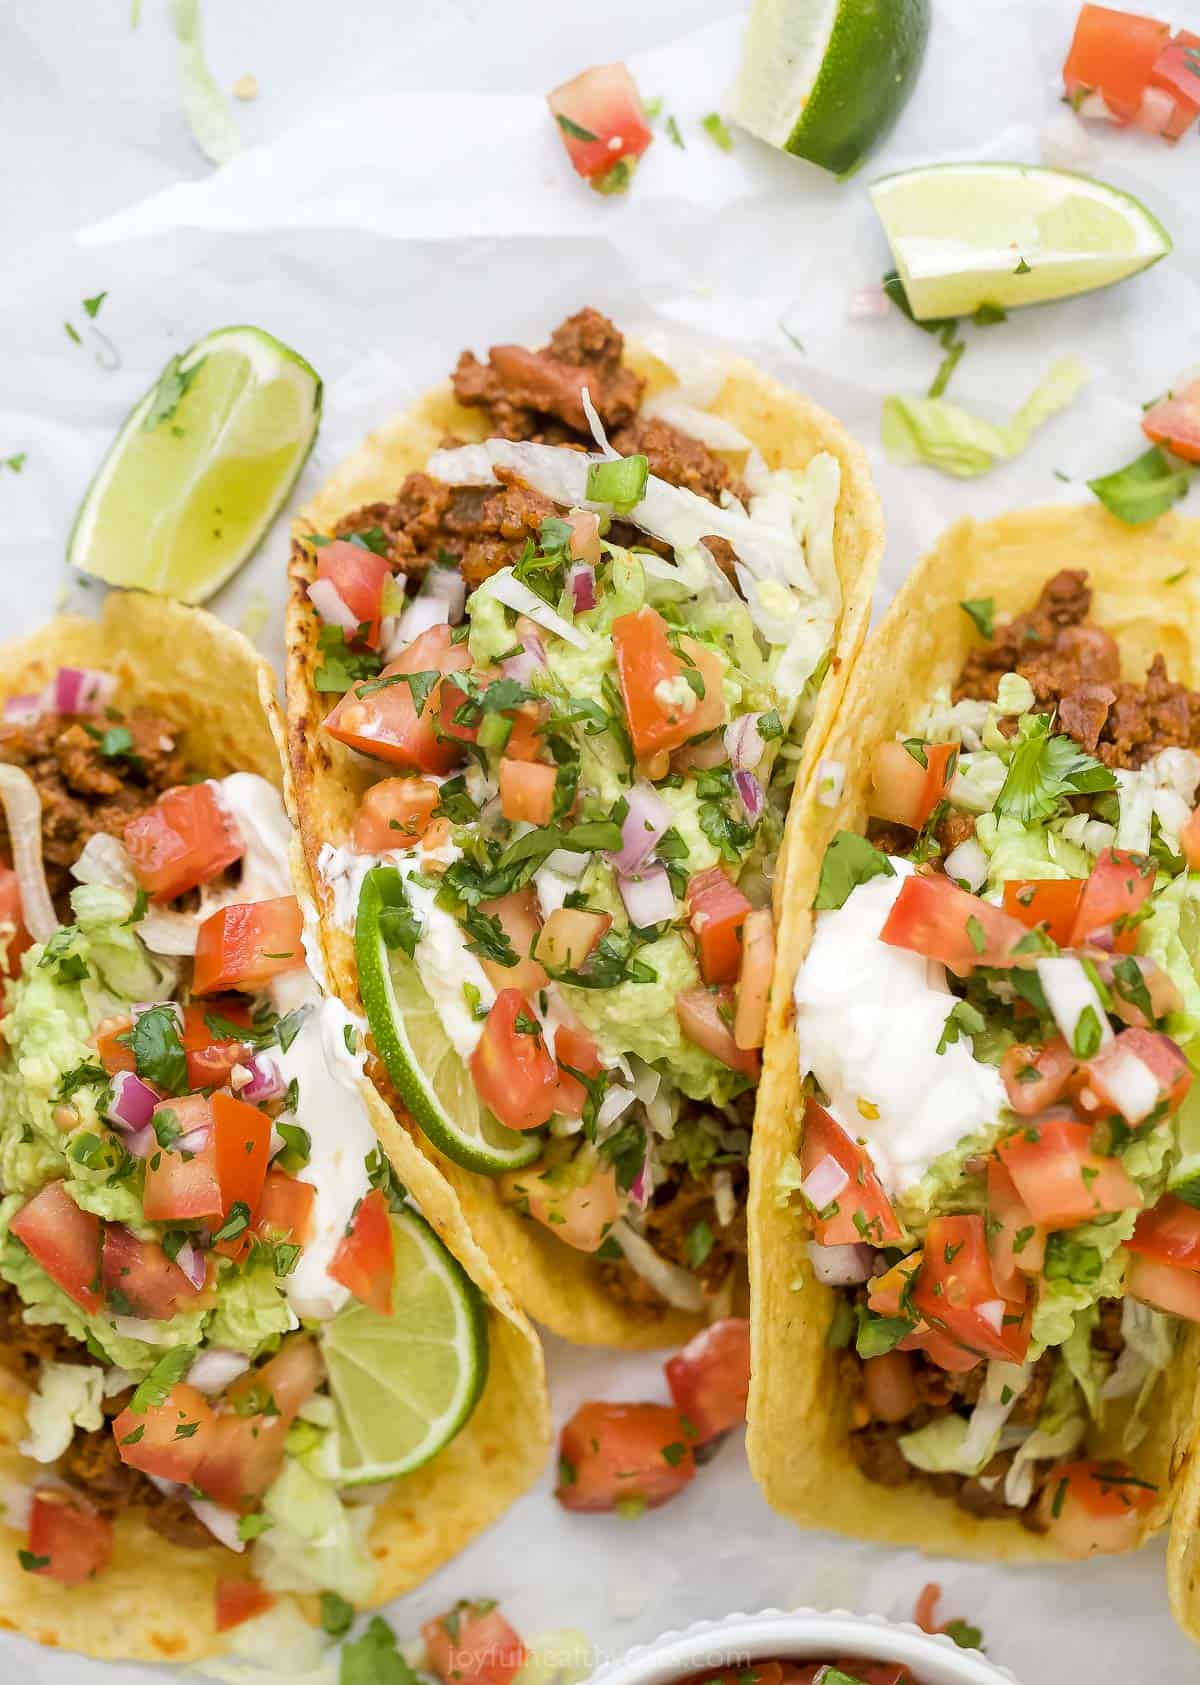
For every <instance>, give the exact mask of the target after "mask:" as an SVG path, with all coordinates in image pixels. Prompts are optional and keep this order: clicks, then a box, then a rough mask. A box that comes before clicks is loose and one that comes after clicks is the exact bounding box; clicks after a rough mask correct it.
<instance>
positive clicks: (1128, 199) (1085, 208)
mask: <svg viewBox="0 0 1200 1685" xmlns="http://www.w3.org/2000/svg"><path fill="white" fill-rule="evenodd" d="M871 198H872V200H873V201H874V204H875V209H876V210H877V211H878V213H879V218H880V221H881V222H882V223H883V228H884V232H885V233H886V235H887V237H888V243H889V244H890V246H891V248H892V256H893V257H894V258H895V260H896V268H897V270H898V271H899V274H900V279H901V280H902V281H903V283H904V290H905V292H906V293H907V294H908V302H909V304H910V305H911V306H912V310H913V315H914V316H917V317H921V318H925V317H930V316H966V315H969V314H970V313H971V312H972V311H973V310H977V309H978V308H979V306H980V305H981V304H997V305H1002V306H1003V307H1004V309H1006V310H1012V309H1014V308H1015V307H1016V306H1017V305H1021V304H1042V303H1044V302H1045V301H1046V300H1047V299H1051V298H1070V297H1073V296H1074V294H1075V293H1086V292H1091V291H1093V289H1094V288H1096V287H1108V286H1111V285H1112V283H1113V282H1114V281H1123V280H1125V278H1126V276H1129V275H1136V274H1137V272H1138V271H1139V270H1140V269H1145V268H1147V266H1148V265H1149V264H1151V263H1156V262H1157V261H1158V259H1159V258H1160V257H1165V256H1166V255H1167V253H1168V252H1169V251H1170V250H1171V237H1170V235H1169V234H1168V233H1167V231H1166V229H1165V228H1164V227H1163V225H1162V224H1161V223H1160V222H1159V221H1158V220H1157V219H1156V218H1155V217H1152V216H1151V215H1150V212H1149V211H1148V210H1147V209H1146V207H1145V206H1144V205H1143V204H1141V203H1140V202H1139V201H1138V200H1137V199H1135V198H1133V197H1132V195H1130V194H1128V193H1121V192H1119V191H1118V190H1117V189H1116V188H1115V187H1109V186H1107V185H1106V184H1105V183H1104V182H1102V181H1092V180H1091V179H1090V178H1089V177H1088V176H1079V175H1072V174H1071V173H1070V172H1069V171H1068V170H1047V169H1042V168H1040V167H1039V166H1037V165H1034V164H935V165H933V166H931V167H930V168H928V169H920V170H905V171H903V172H902V173H901V174H899V175H893V176H884V177H883V179H882V180H881V181H877V182H876V183H875V185H874V187H872V189H871Z"/></svg>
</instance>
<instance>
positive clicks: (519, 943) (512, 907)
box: [479, 884, 549, 995]
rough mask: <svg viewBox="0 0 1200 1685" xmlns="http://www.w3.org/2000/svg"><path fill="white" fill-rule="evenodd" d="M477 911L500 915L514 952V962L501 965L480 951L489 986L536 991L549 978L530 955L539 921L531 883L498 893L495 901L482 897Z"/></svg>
mask: <svg viewBox="0 0 1200 1685" xmlns="http://www.w3.org/2000/svg"><path fill="white" fill-rule="evenodd" d="M479 911H480V912H481V913H482V914H483V915H484V917H485V918H489V919H499V921H500V928H501V929H502V930H503V932H504V934H505V935H506V936H507V937H508V940H509V943H510V945H511V947H512V951H513V953H514V954H516V956H517V963H516V965H501V964H500V962H499V961H498V960H491V959H488V958H487V957H486V956H485V955H482V954H481V955H480V957H479V963H480V965H482V967H483V969H484V970H485V971H486V972H487V975H488V978H489V980H490V982H491V984H492V987H493V988H494V989H519V990H520V991H521V993H522V994H524V995H536V994H537V992H538V990H539V989H544V988H545V987H546V984H547V983H548V982H549V978H548V977H547V975H546V968H545V966H544V965H542V964H541V962H540V961H539V960H536V959H534V957H533V950H534V947H535V945H536V943H537V940H538V934H539V932H540V930H541V927H542V921H541V916H540V915H539V913H538V904H537V895H536V893H535V891H534V889H533V886H532V884H530V885H527V886H526V888H524V889H514V890H513V891H512V892H511V894H509V895H500V896H497V898H496V899H495V900H494V901H481V902H480V903H479Z"/></svg>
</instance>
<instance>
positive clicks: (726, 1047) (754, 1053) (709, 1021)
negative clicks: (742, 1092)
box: [675, 983, 760, 1077]
mask: <svg viewBox="0 0 1200 1685" xmlns="http://www.w3.org/2000/svg"><path fill="white" fill-rule="evenodd" d="M675 1016H676V1018H678V1020H679V1028H680V1029H681V1030H682V1031H683V1033H684V1035H685V1036H686V1037H687V1039H688V1040H689V1041H690V1042H694V1043H695V1045H696V1046H697V1047H699V1048H702V1049H703V1050H704V1052H705V1053H711V1054H712V1056H713V1058H714V1059H719V1060H720V1061H721V1063H722V1065H728V1066H729V1069H730V1070H731V1071H737V1072H738V1073H739V1074H740V1075H742V1076H747V1077H756V1076H757V1075H758V1072H759V1064H760V1060H759V1056H758V1049H757V1048H755V1047H739V1046H738V1044H737V1042H736V1040H735V1039H734V1034H733V1029H732V1027H731V1026H732V1025H733V1023H734V1021H735V1018H736V1004H735V1002H734V996H733V989H732V988H731V986H730V985H729V984H728V983H722V984H720V985H719V986H718V987H717V988H715V989H699V988H697V989H685V990H684V991H683V993H682V994H681V995H676V997H675Z"/></svg>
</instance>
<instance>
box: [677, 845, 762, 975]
mask: <svg viewBox="0 0 1200 1685" xmlns="http://www.w3.org/2000/svg"><path fill="white" fill-rule="evenodd" d="M687 906H688V920H689V922H690V924H691V927H692V934H693V936H694V937H695V938H696V949H697V952H698V954H699V956H700V970H701V973H702V974H703V977H704V981H705V982H706V983H734V982H736V981H737V976H738V972H739V971H740V970H741V964H742V937H741V932H742V926H743V924H745V922H746V917H747V914H748V913H749V912H750V903H749V901H747V899H746V897H745V896H744V895H743V894H742V892H741V890H740V889H739V888H738V886H737V885H736V884H735V883H731V882H730V880H729V875H728V873H727V872H725V871H724V870H723V869H722V868H721V867H720V866H710V867H709V869H708V870H707V871H706V872H696V873H695V874H694V875H693V876H692V877H690V878H689V879H688V884H687Z"/></svg>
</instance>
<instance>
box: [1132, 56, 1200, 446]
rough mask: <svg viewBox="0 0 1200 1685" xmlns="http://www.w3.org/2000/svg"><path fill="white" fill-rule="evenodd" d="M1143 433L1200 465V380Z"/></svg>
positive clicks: (1166, 403)
mask: <svg viewBox="0 0 1200 1685" xmlns="http://www.w3.org/2000/svg"><path fill="white" fill-rule="evenodd" d="M1198 51H1200V49H1198ZM1142 432H1143V433H1144V434H1145V435H1146V437H1147V438H1148V439H1153V440H1154V443H1155V444H1156V445H1165V446H1166V447H1167V449H1168V450H1169V451H1174V453H1175V455H1176V456H1182V457H1184V458H1185V459H1186V460H1187V461H1188V462H1200V380H1193V381H1191V382H1189V384H1188V385H1187V386H1185V387H1184V388H1183V390H1182V391H1181V392H1172V393H1171V395H1170V397H1169V398H1160V399H1159V401H1158V403H1157V404H1153V405H1151V407H1150V408H1149V409H1148V410H1147V411H1146V413H1145V415H1144V416H1143V417H1142Z"/></svg>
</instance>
